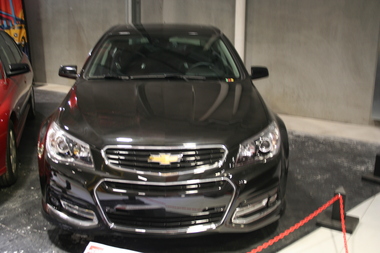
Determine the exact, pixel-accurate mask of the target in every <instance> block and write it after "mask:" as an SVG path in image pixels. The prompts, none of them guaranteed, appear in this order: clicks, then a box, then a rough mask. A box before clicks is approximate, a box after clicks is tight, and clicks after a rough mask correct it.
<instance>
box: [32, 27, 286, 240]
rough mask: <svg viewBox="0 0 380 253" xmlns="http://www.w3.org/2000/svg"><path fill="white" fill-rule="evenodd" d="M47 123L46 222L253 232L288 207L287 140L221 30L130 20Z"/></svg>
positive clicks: (256, 71) (42, 155)
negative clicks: (286, 203) (142, 22)
mask: <svg viewBox="0 0 380 253" xmlns="http://www.w3.org/2000/svg"><path fill="white" fill-rule="evenodd" d="M59 75H60V76H63V77H68V78H72V79H76V82H75V84H74V85H73V86H72V88H71V90H70V91H69V93H68V94H67V96H66V98H65V99H64V100H63V102H62V103H61V105H60V106H59V108H58V109H57V110H56V111H55V112H54V113H53V114H52V115H51V116H50V117H49V118H47V119H46V121H44V123H43V124H42V126H41V130H40V135H39V140H38V162H39V173H40V182H41V190H42V205H43V213H44V215H45V217H46V218H47V219H48V220H49V221H51V222H53V223H55V224H58V225H60V226H61V227H63V228H65V229H69V230H72V231H75V232H82V233H88V234H93V233H104V232H115V233H129V234H144V235H155V236H181V235H188V234H196V233H198V234H203V233H215V232H217V233H231V232H249V231H253V230H256V229H259V228H261V227H263V226H266V225H268V224H270V223H272V222H274V221H276V220H278V219H279V218H280V216H281V214H282V213H283V211H284V209H285V199H284V197H285V188H286V179H287V173H288V155H289V147H288V136H287V131H286V128H285V125H284V123H283V121H282V120H281V119H280V118H279V117H278V116H277V115H275V114H274V113H272V112H271V111H270V110H269V109H268V108H267V106H266V105H265V103H264V101H263V99H262V98H261V96H260V95H259V93H258V91H257V89H256V88H255V86H254V85H253V84H252V81H251V80H252V79H257V78H261V77H266V76H268V70H267V69H266V68H265V67H252V68H251V75H249V74H248V73H247V70H246V69H245V67H244V65H243V63H242V61H241V59H240V58H239V56H238V54H237V53H236V51H235V49H234V48H233V46H232V45H231V43H230V42H229V41H228V39H227V38H226V37H225V35H223V33H222V32H221V31H219V30H218V29H217V28H215V27H205V26H184V25H181V26H180V25H139V26H129V25H120V26H115V27H112V28H111V29H110V30H108V31H107V32H106V33H105V34H104V35H103V36H102V37H101V39H100V40H99V42H98V43H97V44H96V45H95V47H94V49H93V50H92V52H91V54H90V56H89V58H88V59H87V61H86V63H85V64H84V66H83V68H82V70H80V71H79V72H78V71H77V66H74V65H67V66H61V68H60V70H59Z"/></svg>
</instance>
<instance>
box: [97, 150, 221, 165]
mask: <svg viewBox="0 0 380 253" xmlns="http://www.w3.org/2000/svg"><path fill="white" fill-rule="evenodd" d="M160 154H166V155H170V156H177V157H180V158H179V159H178V161H174V162H173V161H172V162H170V164H160V163H158V162H149V157H151V156H157V155H160ZM226 154H227V152H226V149H225V148H224V147H222V146H218V147H207V148H197V149H183V148H172V147H170V148H167V147H162V148H161V147H120V146H116V147H106V148H105V149H104V151H103V156H104V158H105V159H106V161H107V163H108V164H110V165H113V166H116V167H119V168H126V169H137V170H139V169H141V170H144V169H149V170H157V171H169V170H177V169H178V170H186V169H188V170H189V169H196V168H199V167H204V166H208V167H210V168H211V167H212V168H214V167H217V166H218V165H220V164H221V163H222V162H223V161H224V159H225V156H226Z"/></svg>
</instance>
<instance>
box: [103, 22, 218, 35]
mask: <svg viewBox="0 0 380 253" xmlns="http://www.w3.org/2000/svg"><path fill="white" fill-rule="evenodd" d="M123 33H128V34H132V35H133V34H139V35H159V34H161V35H168V36H170V35H189V34H193V35H204V36H220V35H221V34H222V33H221V31H220V30H219V29H218V28H216V27H214V26H205V25H184V24H136V25H131V24H126V25H116V26H113V27H112V28H110V29H109V30H108V32H106V34H108V35H117V34H123Z"/></svg>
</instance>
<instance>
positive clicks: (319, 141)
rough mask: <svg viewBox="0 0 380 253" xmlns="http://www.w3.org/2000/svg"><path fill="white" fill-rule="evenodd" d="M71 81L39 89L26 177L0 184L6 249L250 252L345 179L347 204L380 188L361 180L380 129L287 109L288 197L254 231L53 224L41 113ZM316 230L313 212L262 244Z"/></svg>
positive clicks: (22, 155) (1, 239)
mask: <svg viewBox="0 0 380 253" xmlns="http://www.w3.org/2000/svg"><path fill="white" fill-rule="evenodd" d="M67 89H68V87H66V86H64V87H55V86H51V85H49V86H45V87H40V88H38V89H36V111H37V117H36V119H35V120H34V121H29V122H27V126H26V131H25V133H24V136H23V138H22V141H21V145H20V147H19V165H20V178H19V180H18V181H17V183H16V184H15V185H13V186H12V187H9V188H2V189H0V210H1V212H0V252H83V251H84V250H85V248H86V246H87V244H88V243H89V241H95V242H99V243H103V244H107V245H110V246H114V247H121V248H125V249H130V250H134V251H138V252H144V253H149V252H155V253H158V252H182V253H187V252H226V253H227V252H229V253H232V252H249V251H251V250H252V249H254V248H256V247H257V246H259V245H261V244H262V243H264V242H266V241H267V240H268V239H271V238H272V237H274V236H276V235H278V234H279V233H281V232H283V231H284V230H285V229H287V228H289V227H290V226H292V225H294V224H295V223H297V222H298V221H300V220H301V219H303V218H304V217H306V216H307V215H308V214H310V213H311V212H313V211H314V210H316V209H317V208H319V207H320V206H321V205H323V204H324V203H325V202H326V201H328V200H329V199H331V198H332V197H333V194H334V191H335V189H337V188H338V187H339V186H343V187H344V189H345V190H346V193H347V200H346V210H350V209H352V208H354V207H355V206H357V205H359V204H361V203H362V202H363V201H365V200H367V199H369V198H371V197H373V196H375V195H376V194H377V193H379V192H380V185H376V184H373V183H369V182H366V181H362V180H361V176H362V175H363V174H367V173H371V172H373V168H374V163H375V156H376V154H377V153H378V152H379V151H380V138H379V136H380V135H379V133H380V130H379V129H377V128H376V127H361V126H353V125H348V124H340V123H331V122H324V121H318V120H311V119H304V118H297V117H290V116H286V115H281V116H282V117H283V119H284V120H285V122H286V124H287V126H288V129H289V135H290V149H291V154H290V171H289V178H288V188H287V203H288V205H287V210H286V212H285V214H284V216H283V217H282V218H281V220H280V221H279V222H277V223H274V224H273V225H270V226H268V227H265V228H263V229H261V230H259V231H255V232H252V233H247V234H227V235H225V234H221V235H210V236H203V237H194V238H183V239H146V238H141V237H140V238H131V237H115V236H107V235H104V236H97V237H93V238H90V237H85V236H79V235H71V234H69V233H67V232H65V231H62V230H61V229H59V228H56V227H54V226H52V225H50V224H49V223H48V222H46V221H45V220H44V219H43V217H42V215H41V213H40V210H41V207H40V205H41V204H40V187H39V179H38V168H37V159H36V143H37V133H38V129H39V126H40V124H41V121H42V120H43V119H44V118H45V117H46V116H48V115H49V114H50V113H51V112H52V111H53V110H54V109H55V108H56V107H57V106H58V104H59V103H60V101H61V100H62V99H63V97H64V96H65V93H63V92H62V93H61V92H57V91H58V90H62V91H64V92H65V91H67ZM316 231H318V226H316V222H315V221H314V220H312V221H311V222H309V223H307V224H306V225H304V226H302V227H301V228H300V229H298V230H296V231H295V232H294V233H292V234H290V235H289V236H287V237H285V238H284V239H283V240H281V241H279V242H278V243H276V244H274V245H273V246H271V247H270V248H268V249H266V250H263V251H262V252H277V251H279V250H286V246H289V245H295V244H293V243H294V242H297V241H299V240H300V239H301V238H303V237H304V236H306V235H313V234H311V233H312V232H313V233H315V232H316ZM330 237H331V236H330ZM313 238H314V237H312V238H311V240H312V241H313ZM325 251H326V250H325ZM285 252H293V251H291V250H290V251H289V250H288V251H285ZM300 252H301V251H300ZM304 252H305V251H304ZM318 252H320V251H318ZM326 252H329V251H326ZM331 252H335V251H331ZM336 252H340V251H336ZM353 252H359V251H353ZM366 252H369V251H366Z"/></svg>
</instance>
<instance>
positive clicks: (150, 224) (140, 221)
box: [107, 209, 224, 229]
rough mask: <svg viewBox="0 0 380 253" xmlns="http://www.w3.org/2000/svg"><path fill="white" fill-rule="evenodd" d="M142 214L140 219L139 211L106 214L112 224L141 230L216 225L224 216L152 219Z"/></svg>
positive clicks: (210, 215) (219, 212)
mask: <svg viewBox="0 0 380 253" xmlns="http://www.w3.org/2000/svg"><path fill="white" fill-rule="evenodd" d="M146 214H147V213H145V214H144V216H143V217H142V216H141V215H142V213H141V211H135V212H134V213H130V212H120V211H119V212H116V213H114V212H107V216H108V218H109V219H110V221H111V222H112V223H115V224H118V225H122V226H128V227H143V228H164V229H165V228H181V227H190V226H195V225H204V224H209V223H218V222H220V221H221V219H222V218H223V215H224V210H223V209H220V211H218V212H212V213H208V214H204V215H196V216H185V215H184V216H176V217H154V213H153V212H152V216H148V217H147V215H146Z"/></svg>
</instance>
